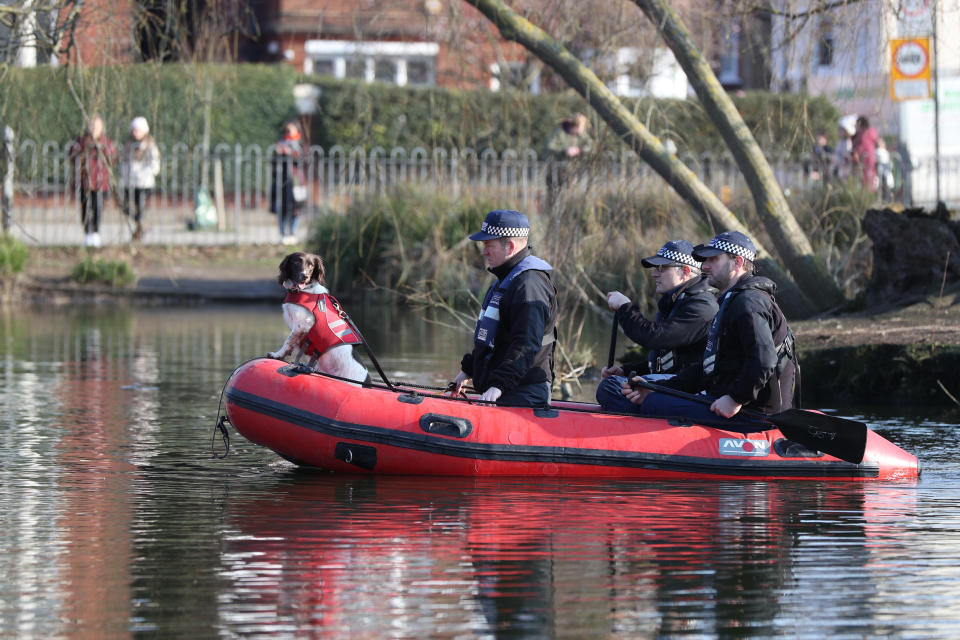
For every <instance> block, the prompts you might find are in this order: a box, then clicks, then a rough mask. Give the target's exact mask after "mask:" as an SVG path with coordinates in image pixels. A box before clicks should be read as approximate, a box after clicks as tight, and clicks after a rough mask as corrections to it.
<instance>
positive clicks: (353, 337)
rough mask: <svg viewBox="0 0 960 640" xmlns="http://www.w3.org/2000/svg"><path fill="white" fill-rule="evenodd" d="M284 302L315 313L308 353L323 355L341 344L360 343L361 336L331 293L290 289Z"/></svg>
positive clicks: (309, 336) (308, 337) (308, 336)
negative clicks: (343, 314) (342, 314)
mask: <svg viewBox="0 0 960 640" xmlns="http://www.w3.org/2000/svg"><path fill="white" fill-rule="evenodd" d="M283 301H284V303H288V302H289V303H291V304H298V305H300V306H301V307H305V308H306V309H308V310H309V311H310V313H312V314H313V317H314V323H313V326H312V327H310V332H309V333H308V334H307V340H309V344H308V345H307V348H306V351H305V353H306V354H307V355H314V354H316V355H323V354H324V353H325V352H326V351H327V350H328V349H330V348H331V347H335V346H337V345H340V344H360V337H359V336H358V335H357V332H356V331H354V330H353V328H352V327H351V326H350V323H349V322H347V321H346V320H345V319H344V318H343V317H342V316H341V315H340V309H341V307H340V303H339V302H338V301H337V299H336V298H334V297H333V296H331V295H330V294H329V293H305V292H303V291H288V292H287V296H286V297H285V298H284V299H283Z"/></svg>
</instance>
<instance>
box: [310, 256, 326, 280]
mask: <svg viewBox="0 0 960 640" xmlns="http://www.w3.org/2000/svg"><path fill="white" fill-rule="evenodd" d="M326 274H327V270H326V269H325V268H324V266H323V258H321V257H320V256H318V255H316V254H314V256H313V279H314V280H316V281H317V282H319V283H320V284H323V276H325V275H326Z"/></svg>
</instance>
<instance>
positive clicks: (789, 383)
mask: <svg viewBox="0 0 960 640" xmlns="http://www.w3.org/2000/svg"><path fill="white" fill-rule="evenodd" d="M775 292H776V285H775V284H774V283H773V281H772V280H770V279H769V278H764V277H762V276H749V275H748V276H743V277H742V278H740V280H739V281H737V283H736V284H735V285H734V286H733V287H732V288H731V289H730V291H729V293H730V299H729V300H727V302H726V303H724V302H723V296H721V298H720V303H721V309H720V312H719V313H720V314H721V315H720V320H719V322H720V324H719V330H718V338H719V341H720V342H719V348H718V351H717V358H716V366H715V368H714V371H713V374H712V375H709V376H708V375H706V374H704V371H703V363H702V362H701V363H698V364H695V365H691V366H689V367H687V368H685V369H684V370H683V371H681V372H680V373H679V374H677V377H676V378H674V379H672V380H666V381H664V382H663V383H661V384H662V385H663V386H667V387H672V388H674V389H682V390H684V391H690V392H693V393H696V392H698V391H701V390H704V389H705V390H706V391H707V393H708V394H710V395H711V396H715V397H718V398H719V397H720V396H723V395H729V396H730V397H731V398H733V399H734V400H736V401H737V402H738V403H739V404H742V405H744V406H745V407H746V408H748V409H751V410H754V411H760V412H762V413H767V414H770V413H778V412H780V411H784V410H786V409H789V408H790V407H792V406H793V378H794V359H793V345H792V339H793V334H792V333H790V329H789V327H788V326H787V321H786V319H785V318H784V317H783V313H782V312H781V311H780V307H778V306H777V303H776V301H775V300H774V298H773V294H774V293H775ZM788 335H789V339H788ZM784 343H786V346H784ZM778 349H779V350H780V353H779V354H778ZM784 351H789V353H784Z"/></svg>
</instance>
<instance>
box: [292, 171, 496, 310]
mask: <svg viewBox="0 0 960 640" xmlns="http://www.w3.org/2000/svg"><path fill="white" fill-rule="evenodd" d="M493 202H494V201H493V199H492V198H484V197H479V198H474V197H465V198H462V199H454V198H452V197H450V196H448V195H445V194H441V193H437V192H434V191H432V190H428V189H424V188H418V187H411V186H407V187H399V188H396V189H393V190H390V191H389V192H388V193H387V194H385V195H382V196H373V197H369V198H365V199H361V200H358V201H356V202H354V203H353V204H352V205H350V207H349V208H348V209H347V211H346V212H345V213H344V214H343V215H340V214H337V213H334V212H328V213H327V214H326V215H323V216H321V217H320V218H318V220H317V222H316V223H315V224H314V227H313V229H312V232H311V241H310V245H311V246H312V247H313V248H314V250H315V251H317V253H319V254H320V255H321V256H323V257H324V260H325V261H326V263H327V280H328V281H329V282H330V283H331V287H332V288H333V289H334V290H336V291H348V290H350V289H358V288H361V287H368V286H370V285H371V284H375V285H376V286H378V287H385V288H388V289H394V290H403V291H408V290H411V289H413V290H420V291H426V290H433V291H439V292H444V293H445V294H447V293H449V294H451V295H452V297H453V298H460V297H462V296H463V295H469V293H468V291H469V290H473V289H475V288H476V287H477V286H479V285H478V284H477V282H472V281H479V279H480V276H479V273H480V272H481V271H482V268H483V265H482V264H481V262H480V261H479V260H478V259H477V258H478V256H479V254H478V253H477V252H475V251H472V252H471V251H469V249H472V248H473V243H471V242H469V241H468V240H466V237H467V236H468V235H469V234H470V233H473V232H474V231H476V230H477V229H479V228H480V223H481V222H482V221H483V217H484V215H486V213H487V211H489V210H491V209H494V208H496V206H495V205H494V204H493ZM471 272H477V277H476V278H472V279H471V278H469V274H470V273H471ZM471 280H472V281H471Z"/></svg>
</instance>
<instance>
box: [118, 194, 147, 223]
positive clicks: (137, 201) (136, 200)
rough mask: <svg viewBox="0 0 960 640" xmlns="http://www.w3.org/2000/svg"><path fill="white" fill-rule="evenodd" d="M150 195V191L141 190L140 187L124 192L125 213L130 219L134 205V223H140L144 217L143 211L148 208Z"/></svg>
mask: <svg viewBox="0 0 960 640" xmlns="http://www.w3.org/2000/svg"><path fill="white" fill-rule="evenodd" d="M148 193H150V190H149V189H141V188H140V187H135V188H133V189H124V190H123V213H124V214H126V216H127V217H130V207H131V204H132V205H133V220H134V222H140V219H141V218H142V217H143V210H144V209H145V208H146V204H147V194H148Z"/></svg>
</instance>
